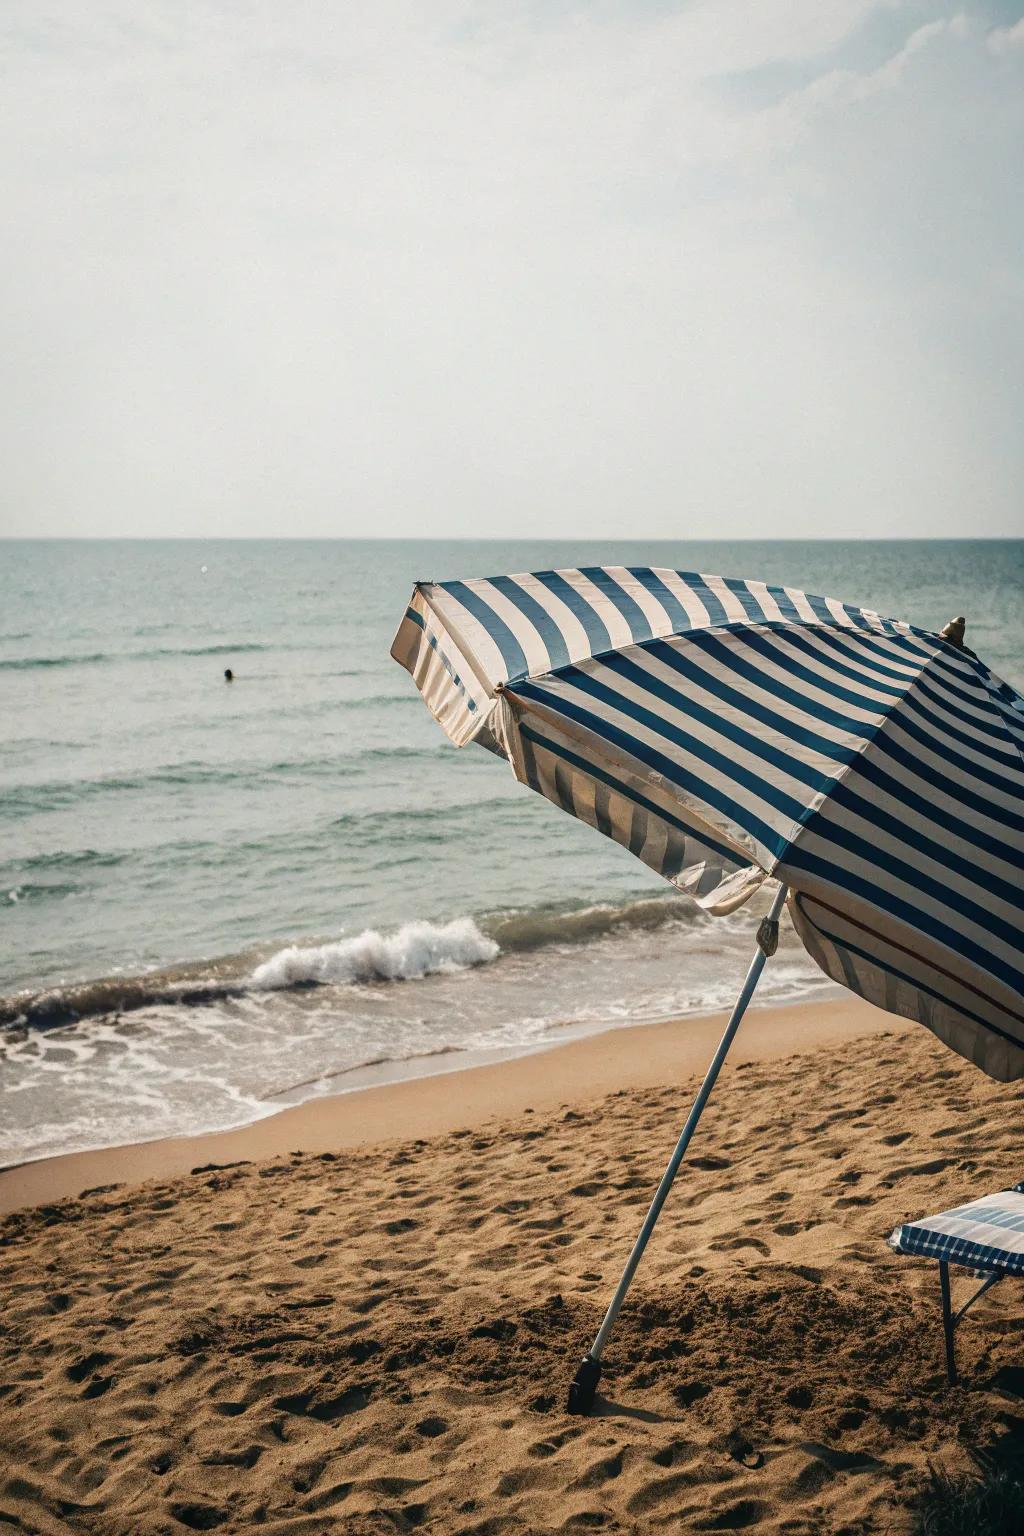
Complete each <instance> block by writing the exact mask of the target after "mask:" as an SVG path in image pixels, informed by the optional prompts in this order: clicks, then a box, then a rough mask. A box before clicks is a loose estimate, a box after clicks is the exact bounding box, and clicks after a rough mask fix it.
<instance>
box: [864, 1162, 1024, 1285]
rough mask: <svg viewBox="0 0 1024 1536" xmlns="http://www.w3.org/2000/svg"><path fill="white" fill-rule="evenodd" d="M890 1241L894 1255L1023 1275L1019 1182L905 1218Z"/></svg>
mask: <svg viewBox="0 0 1024 1536" xmlns="http://www.w3.org/2000/svg"><path fill="white" fill-rule="evenodd" d="M889 1242H890V1244H891V1245H892V1247H893V1248H895V1249H896V1251H897V1253H915V1254H919V1255H920V1256H921V1257H922V1258H926V1259H944V1260H945V1262H946V1263H947V1264H963V1265H964V1266H965V1267H966V1268H968V1269H980V1270H989V1271H992V1270H999V1271H1001V1272H1003V1273H1004V1274H1009V1275H1024V1184H1018V1185H1016V1186H1015V1187H1014V1188H1013V1189H1004V1190H1002V1191H1000V1193H999V1194H995V1195H982V1197H981V1199H980V1200H972V1201H970V1203H969V1204H968V1205H958V1206H957V1207H956V1208H955V1209H954V1210H952V1211H940V1212H939V1214H938V1215H937V1216H922V1217H921V1219H920V1221H909V1222H904V1224H903V1226H901V1227H897V1228H896V1230H895V1232H894V1233H893V1234H892V1236H891V1237H890V1239H889Z"/></svg>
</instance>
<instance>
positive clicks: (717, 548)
mask: <svg viewBox="0 0 1024 1536" xmlns="http://www.w3.org/2000/svg"><path fill="white" fill-rule="evenodd" d="M602 563H614V564H627V565H628V564H653V565H668V566H676V567H679V568H686V569H698V570H704V571H714V572H718V573H723V574H726V575H738V576H756V577H758V578H763V579H767V580H770V581H784V582H786V583H788V584H789V585H793V586H799V587H803V588H805V589H807V590H810V591H815V592H819V593H824V594H827V595H834V596H838V597H841V598H844V599H846V600H848V601H852V602H856V603H859V604H861V605H863V606H866V607H869V608H875V609H877V610H879V611H880V612H883V613H887V614H892V615H894V616H897V617H901V618H906V619H910V620H911V621H913V622H915V623H918V624H922V625H924V626H926V627H929V628H938V627H941V625H942V624H943V623H945V621H946V620H947V619H948V618H950V617H951V616H952V615H953V614H955V613H965V614H966V615H967V618H968V642H969V643H970V644H971V645H972V646H973V648H974V649H976V650H977V651H978V653H979V654H980V655H981V656H982V657H983V658H984V659H985V660H986V661H987V662H988V664H989V665H990V666H991V667H992V668H993V669H994V670H995V671H996V672H998V673H999V674H1000V675H1002V676H1003V677H1005V678H1007V679H1008V680H1009V681H1010V682H1011V683H1013V684H1014V685H1015V686H1017V687H1018V688H1021V687H1024V541H1019V542H1002V543H997V542H967V541H964V542H955V543H954V542H937V543H884V544H883V543H849V544H845V543H834V542H829V543H825V542H822V543H811V544H808V543H765V544H754V543H742V544H713V543H685V542H681V543H678V544H664V543H652V542H647V541H639V540H638V541H635V542H622V543H616V544H608V543H593V544H585V543H584V544H581V543H572V544H561V543H554V542H551V543H548V542H545V543H502V542H486V543H482V542H481V543H472V542H462V543H426V542H424V543H418V544H417V543H401V544H398V543H390V542H369V541H368V542H358V543H349V542H312V541H310V542H307V541H294V542H286V541H281V542H219V541H218V542H213V541H211V542H191V541H181V542H178V541H168V542H128V541H125V542H89V543H85V542H81V543H80V542H70V541H69V542H11V543H6V544H0V720H2V722H3V731H2V734H3V749H2V758H0V925H2V935H3V937H2V942H0V996H3V997H4V998H5V999H6V1001H5V1002H4V1003H3V1004H0V1019H4V1020H6V1022H5V1023H4V1024H3V1026H2V1027H3V1046H2V1050H3V1057H2V1060H0V1074H2V1076H0V1082H2V1087H3V1091H4V1108H5V1114H4V1116H3V1122H4V1123H3V1129H2V1131H0V1137H2V1140H0V1156H6V1157H7V1158H8V1159H9V1158H13V1157H16V1156H24V1155H42V1154H43V1153H45V1152H51V1151H54V1150H60V1149H64V1148H69V1147H77V1146H86V1145H95V1144H98V1143H103V1142H108V1141H116V1140H125V1139H133V1138H135V1137H138V1136H144V1135H157V1134H164V1133H166V1132H168V1131H171V1130H179V1129H196V1128H199V1127H200V1126H213V1125H221V1124H229V1123H235V1122H236V1121H238V1120H240V1119H246V1118H251V1117H252V1116H253V1115H257V1114H261V1113H267V1112H269V1109H270V1108H272V1107H273V1106H274V1105H275V1104H276V1103H278V1102H281V1101H282V1096H283V1098H284V1099H287V1098H288V1097H289V1096H291V1097H294V1096H296V1095H297V1096H300V1097H301V1096H303V1095H304V1094H305V1093H309V1092H321V1091H327V1089H329V1088H330V1087H336V1086H338V1084H339V1077H338V1074H341V1076H342V1078H343V1076H344V1074H345V1073H346V1072H348V1071H351V1070H352V1069H353V1068H356V1067H358V1066H360V1065H361V1064H363V1063H364V1062H369V1061H380V1060H382V1061H385V1062H388V1061H399V1060H403V1059H406V1058H417V1057H422V1056H427V1055H429V1054H430V1053H432V1052H442V1053H449V1054H451V1053H453V1052H458V1051H463V1050H466V1049H481V1048H487V1047H491V1046H494V1047H501V1048H516V1047H525V1046H526V1045H529V1044H531V1043H538V1042H543V1041H544V1040H546V1039H548V1038H549V1037H550V1034H551V1031H552V1030H553V1029H557V1028H562V1027H564V1026H566V1025H567V1024H568V1025H573V1024H579V1025H591V1026H594V1025H607V1024H610V1023H627V1022H632V1021H634V1020H636V1019H638V1018H641V1017H652V1016H655V1015H657V1014H659V1013H670V1012H677V1011H680V1012H687V1011H694V1010H697V1009H700V1008H706V1007H709V1006H713V1005H715V1004H716V1003H718V1002H721V1001H724V1000H725V999H726V998H727V997H728V995H729V992H730V990H731V988H732V987H733V985H734V983H735V980H736V978H737V976H738V974H740V973H741V971H742V968H743V963H744V962H745V958H746V948H747V946H748V943H749V928H750V923H749V917H744V916H743V915H742V914H740V915H739V916H738V917H737V919H735V920H734V919H730V920H729V921H728V922H726V923H719V924H711V923H709V922H708V921H706V920H698V919H697V917H696V916H695V915H694V913H693V911H692V909H691V908H689V907H688V906H687V905H686V904H685V903H684V902H683V901H682V900H681V899H679V898H673V897H671V896H668V895H666V888H665V887H664V886H663V885H662V884H661V883H660V882H659V881H658V880H657V878H656V877H655V876H653V875H652V874H651V873H650V872H648V871H647V870H645V869H644V868H643V867H642V866H640V865H639V864H638V863H637V862H636V861H635V860H632V859H630V857H629V855H628V854H627V853H625V852H624V851H623V850H622V849H619V848H617V847H615V846H614V845H612V844H610V843H608V842H606V841H605V840H604V839H602V838H600V837H598V836H597V835H595V834H594V833H593V832H592V831H591V830H590V829H589V828H587V827H585V826H583V825H581V824H579V823H576V822H574V821H572V820H571V818H569V817H566V816H563V815H560V814H559V813H558V812H557V811H556V810H555V809H554V808H553V807H552V806H550V805H548V804H546V803H545V802H543V801H540V800H538V799H537V798H536V797H535V796H533V795H531V794H530V793H529V792H528V791H526V790H525V789H523V788H522V787H521V786H519V785H517V784H516V783H515V782H514V780H513V779H512V777H511V775H510V773H509V772H508V770H507V769H505V768H503V765H502V764H501V763H499V762H497V761H496V760H495V759H494V758H492V757H491V756H490V755H489V754H487V753H484V752H480V751H478V750H475V749H473V748H470V749H467V750H465V751H463V752H456V751H455V750H454V749H453V748H452V747H451V746H450V745H449V744H448V743H447V741H446V740H445V738H444V737H443V735H442V734H441V732H440V731H439V729H438V728H437V727H436V726H435V725H434V723H433V722H432V721H431V720H430V718H429V716H428V715H427V713H426V710H425V709H424V707H423V705H422V703H421V702H420V700H419V698H418V696H417V695H416V693H415V690H414V688H413V685H412V683H411V681H410V679H409V678H408V677H407V676H406V675H405V674H404V673H403V672H402V671H401V670H400V669H399V668H398V667H397V666H396V665H395V664H394V663H393V662H392V661H391V660H390V658H389V656H388V649H389V646H390V642H391V638H392V634H393V632H394V629H395V627H396V625H397V622H398V619H399V617H400V615H401V613H402V612H403V610H404V605H405V602H406V599H407V597H408V593H409V590H410V589H411V586H412V583H413V581H414V580H416V579H418V578H421V579H423V578H425V579H445V578H450V577H456V576H467V575H468V576H474V575H490V574H496V573H498V572H504V571H516V570H529V569H537V568H545V567H551V566H557V565H577V564H602ZM228 666H230V667H231V668H232V669H233V671H234V673H235V681H234V682H233V683H231V684H227V683H225V681H224V678H223V671H224V668H225V667H228ZM666 924H667V925H669V933H670V935H671V942H670V943H666V932H665V929H666ZM775 969H776V979H775V983H774V986H775V995H801V994H802V992H804V991H808V992H809V991H812V990H813V989H814V988H816V987H819V986H821V985H823V983H822V982H821V981H820V980H819V979H818V978H817V977H816V976H815V974H814V973H813V972H812V971H811V969H810V967H809V965H808V963H807V962H805V961H804V960H803V959H802V957H801V956H799V955H798V954H797V953H796V952H795V951H792V950H788V951H786V952H785V954H784V957H783V961H782V962H781V963H780V965H779V966H777V967H776V968H775ZM153 973H155V975H154V974H153ZM140 976H141V977H145V979H144V980H142V981H139V980H136V979H135V978H139V977H140ZM396 977H397V978H402V977H405V978H408V979H407V980H406V981H405V982H404V984H399V983H398V981H393V980H391V978H396ZM109 978H115V979H114V981H113V982H110V981H109ZM313 982H315V983H318V985H316V986H315V987H311V986H310V985H309V983H313ZM97 983H99V984H97ZM69 988H70V989H71V990H70V991H69V990H68V989H69ZM767 995H771V987H769V991H768V994H767ZM75 1015H77V1017H75ZM26 1020H27V1022H26Z"/></svg>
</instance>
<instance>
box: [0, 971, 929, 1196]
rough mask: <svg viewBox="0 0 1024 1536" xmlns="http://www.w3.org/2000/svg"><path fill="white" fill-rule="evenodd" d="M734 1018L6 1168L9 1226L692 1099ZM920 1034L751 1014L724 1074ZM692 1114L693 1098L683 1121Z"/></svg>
mask: <svg viewBox="0 0 1024 1536" xmlns="http://www.w3.org/2000/svg"><path fill="white" fill-rule="evenodd" d="M727 1017H728V1013H727V1012H726V1011H720V1012H717V1013H709V1014H703V1015H697V1016H687V1017H686V1018H683V1019H680V1020H669V1021H663V1022H660V1023H655V1024H639V1025H631V1026H630V1027H629V1028H619V1029H610V1030H604V1031H602V1032H600V1033H596V1034H586V1035H583V1036H578V1037H576V1038H574V1039H569V1040H565V1041H560V1042H559V1043H558V1044H555V1045H551V1046H547V1045H545V1046H543V1047H541V1048H539V1049H536V1050H532V1051H529V1052H526V1053H520V1052H517V1053H516V1054H515V1055H511V1056H509V1055H505V1054H502V1056H501V1058H500V1059H498V1060H493V1059H492V1060H484V1061H480V1060H477V1061H476V1062H475V1063H473V1064H470V1063H460V1064H459V1065H458V1066H457V1067H452V1068H450V1069H448V1070H441V1071H437V1070H434V1071H431V1072H429V1073H422V1072H417V1073H413V1074H410V1075H408V1076H404V1077H400V1078H397V1079H396V1078H394V1077H393V1076H392V1077H390V1078H389V1080H388V1081H387V1082H386V1083H379V1082H378V1083H374V1082H373V1081H372V1077H373V1071H374V1069H372V1068H370V1069H361V1071H362V1074H363V1081H362V1082H361V1083H359V1084H352V1083H348V1084H346V1087H345V1088H344V1090H342V1091H341V1092H339V1093H335V1094H330V1095H324V1096H321V1097H317V1098H312V1099H306V1100H304V1101H303V1102H302V1103H300V1104H297V1105H290V1106H287V1107H285V1108H282V1109H279V1110H277V1111H276V1112H275V1113H273V1114H270V1115H268V1116H266V1117H264V1118H262V1119H259V1120H255V1121H251V1122H249V1123H248V1124H245V1125H242V1126H238V1127H236V1128H234V1129H231V1130H226V1131H214V1132H208V1133H204V1134H198V1135H188V1136H176V1137H164V1138H161V1139H159V1140H155V1141H145V1142H129V1143H126V1144H124V1145H121V1146H114V1147H103V1148H98V1149H95V1150H93V1151H88V1152H69V1153H64V1154H62V1155H59V1156H55V1157H47V1158H40V1159H38V1160H35V1161H32V1162H27V1163H21V1164H15V1165H12V1166H10V1167H8V1168H5V1169H2V1170H0V1215H4V1214H7V1213H9V1212H12V1211H16V1210H19V1209H23V1208H25V1207H28V1206H36V1205H44V1204H51V1203H53V1202H54V1201H57V1200H62V1199H67V1198H73V1197H76V1196H79V1195H82V1194H83V1193H86V1192H88V1191H90V1190H93V1189H96V1188H97V1187H107V1186H109V1185H113V1184H138V1183H141V1182H143V1181H145V1180H147V1179H157V1178H161V1179H166V1178H173V1177H175V1176H179V1175H182V1174H187V1173H189V1172H191V1171H192V1170H193V1169H194V1168H196V1167H199V1166H202V1165H204V1164H210V1163H227V1162H232V1163H239V1162H254V1161H259V1160H264V1159H268V1158H272V1157H277V1156H282V1155H286V1154H288V1153H291V1152H296V1151H302V1152H308V1153H317V1152H337V1151H344V1150H354V1149H356V1148H363V1147H368V1146H376V1145H382V1144H388V1143H393V1142H396V1141H410V1140H416V1139H428V1138H430V1137H435V1136H440V1135H444V1134H447V1133H450V1132H451V1131H454V1130H463V1129H467V1128H475V1127H477V1126H479V1125H481V1124H483V1123H485V1122H487V1121H491V1120H495V1119H501V1118H507V1117H509V1116H515V1115H520V1114H525V1113H529V1112H531V1111H532V1112H534V1113H538V1114H543V1113H544V1112H549V1111H552V1110H554V1109H559V1108H560V1109H565V1108H567V1107H569V1106H571V1105H572V1104H573V1103H575V1102H576V1101H577V1099H578V1098H579V1097H580V1096H581V1094H585V1096H586V1098H588V1099H599V1098H603V1097H604V1096H606V1095H607V1094H610V1093H614V1092H615V1091H616V1090H618V1089H621V1088H663V1087H665V1086H667V1085H670V1084H672V1083H678V1084H679V1085H680V1087H681V1088H682V1087H685V1085H686V1084H687V1082H688V1080H690V1079H693V1078H699V1077H701V1076H702V1075H703V1073H704V1071H705V1070H706V1068H707V1065H708V1063H709V1061H710V1059H711V1056H712V1054H713V1052H714V1049H715V1046H716V1045H717V1043H718V1040H719V1038H720V1036H721V1033H722V1030H723V1028H724V1025H725V1021H726V1019H727ZM919 1028H920V1026H916V1025H913V1024H908V1023H906V1022H904V1021H903V1020H901V1019H899V1018H897V1017H896V1016H895V1015H893V1014H889V1013H883V1012H882V1011H881V1010H879V1009H876V1008H874V1007H872V1006H871V1005H870V1004H868V1003H866V1002H864V1001H863V1000H861V999H859V998H856V997H852V996H848V997H829V998H826V999H818V1000H815V1001H809V1002H800V1003H789V1004H782V1005H767V1006H765V1007H761V1008H755V1009H752V1010H751V1011H750V1013H749V1014H748V1015H747V1018H746V1019H745V1021H744V1024H743V1027H742V1028H741V1030H740V1033H739V1036H738V1037H737V1039H736V1041H735V1042H734V1044H733V1047H732V1050H731V1052H730V1055H729V1059H728V1062H727V1064H726V1068H725V1071H726V1073H728V1072H729V1071H730V1069H732V1070H735V1069H736V1067H738V1066H740V1065H743V1064H745V1063H749V1062H757V1061H765V1060H775V1059H781V1058H785V1057H788V1056H794V1055H800V1054H805V1053H809V1052H815V1051H819V1050H821V1049H822V1048H824V1047H827V1046H829V1045H833V1044H839V1043H841V1042H843V1041H847V1040H852V1039H855V1038H863V1037H864V1036H870V1035H887V1034H903V1033H910V1032H912V1031H919ZM391 1065H392V1066H393V1065H394V1064H393V1063H392V1064H391ZM367 1078H369V1081H367V1080H366V1079H367ZM687 1108H688V1104H687V1103H686V1101H685V1095H684V1096H683V1097H682V1098H681V1101H680V1115H681V1116H682V1114H683V1113H684V1112H685V1110H686V1109H687Z"/></svg>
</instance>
